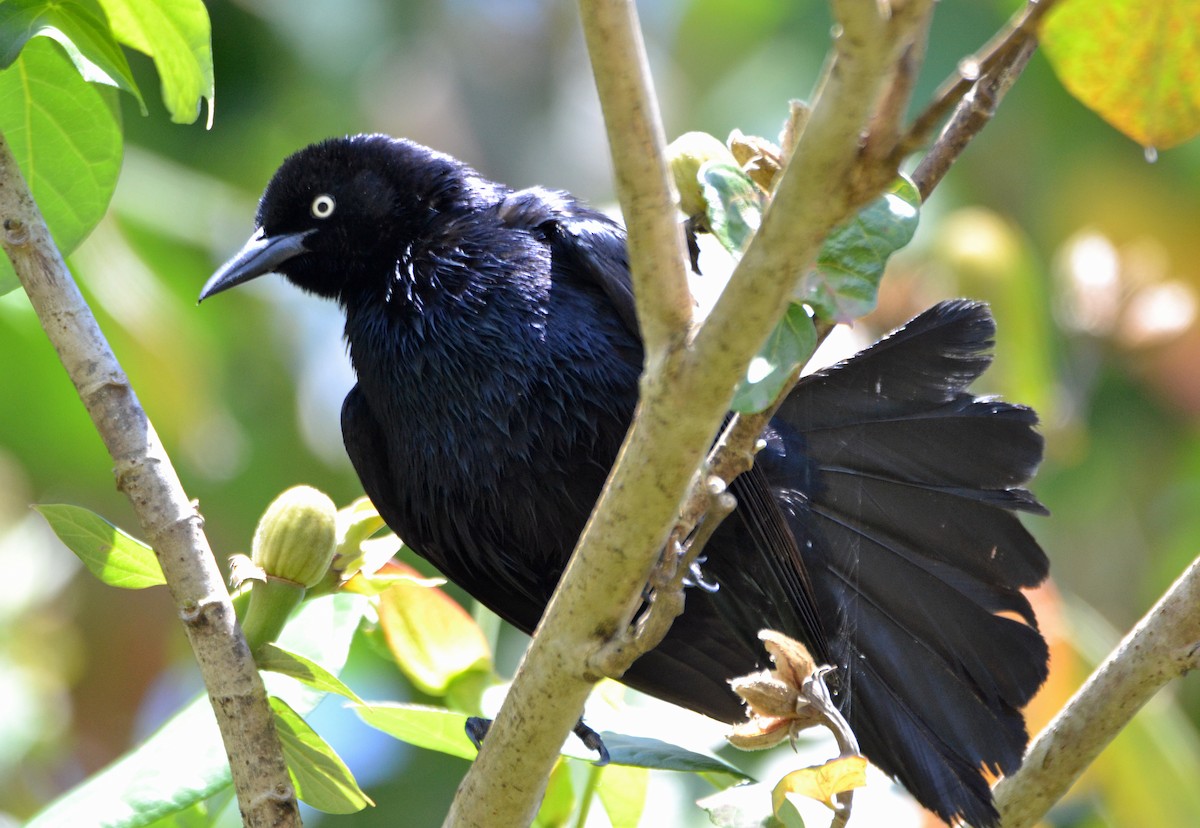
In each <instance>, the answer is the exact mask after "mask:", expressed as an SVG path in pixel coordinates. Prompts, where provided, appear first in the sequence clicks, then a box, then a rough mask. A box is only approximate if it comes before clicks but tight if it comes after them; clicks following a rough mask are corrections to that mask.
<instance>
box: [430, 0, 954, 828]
mask: <svg viewBox="0 0 1200 828" xmlns="http://www.w3.org/2000/svg"><path fill="white" fill-rule="evenodd" d="M930 3H931V0H916V1H915V2H909V3H905V4H903V8H899V7H900V6H901V4H899V3H896V4H895V7H894V8H893V11H894V13H893V14H892V15H891V16H890V17H884V16H883V15H882V13H881V11H880V5H879V4H876V3H863V2H858V0H853V1H852V0H840V2H838V3H836V4H835V6H836V8H835V12H836V14H837V15H838V16H839V21H840V23H841V27H842V35H841V36H840V37H839V38H838V41H837V44H836V53H835V57H834V59H833V61H832V62H831V64H830V71H829V73H828V74H827V76H826V78H825V81H824V83H823V87H822V90H821V93H820V94H819V95H818V96H817V97H816V100H815V103H814V107H813V113H812V116H811V118H810V120H809V123H808V125H807V126H806V128H805V130H804V134H803V135H802V136H801V138H800V140H799V143H798V147H797V150H796V153H795V155H794V160H793V162H792V165H791V166H790V167H789V169H788V170H787V171H786V172H785V174H784V180H783V181H782V182H781V185H780V189H779V192H778V194H777V196H776V201H775V203H774V204H773V205H772V207H771V208H770V210H769V211H768V213H767V215H766V217H765V218H764V222H763V226H762V228H760V230H759V233H758V236H757V237H756V238H755V240H754V242H753V243H752V244H751V246H750V249H749V250H748V251H747V254H746V256H745V257H744V258H743V260H742V262H741V265H740V266H739V267H738V270H737V272H736V273H735V274H734V276H733V278H732V279H731V281H730V285H729V287H727V288H726V291H725V295H724V296H723V297H722V299H721V300H720V301H719V302H718V304H717V307H716V308H715V309H714V311H713V314H712V315H710V317H709V319H708V321H707V322H706V323H705V324H704V326H703V327H702V328H701V329H700V331H699V332H698V333H697V334H696V335H695V338H694V341H693V342H692V343H690V344H689V343H688V342H687V339H686V330H680V329H678V328H676V329H672V330H670V331H667V330H663V331H661V332H659V333H658V334H655V336H661V339H662V342H663V343H666V346H667V347H666V348H665V349H664V350H663V351H662V352H661V357H657V356H656V355H655V354H648V356H647V364H646V369H645V374H644V375H643V379H642V396H641V401H640V403H639V407H638V412H637V415H636V417H635V419H634V423H633V425H632V427H631V429H630V432H629V434H628V435H627V437H626V440H625V444H624V446H623V447H622V450H621V454H620V456H619V458H618V460H617V463H616V465H615V466H614V468H613V470H612V473H611V474H610V477H609V481H608V484H607V485H606V487H605V490H604V493H603V494H602V495H601V498H600V502H599V503H598V504H597V507H596V510H595V511H594V512H593V514H592V517H591V519H590V520H589V521H588V524H587V526H586V528H585V529H584V531H583V534H582V536H581V538H580V541H579V545H578V546H577V548H576V552H575V554H574V555H573V556H572V558H571V561H570V564H569V565H568V568H567V570H566V572H565V573H564V575H563V577H562V579H561V581H560V582H559V585H558V589H557V590H556V591H555V594H554V597H553V599H552V600H551V602H550V604H549V606H548V607H547V609H546V611H545V613H544V615H543V617H542V621H541V623H540V624H539V626H538V630H537V631H536V632H535V634H534V638H533V642H532V644H531V645H530V647H529V650H528V651H527V652H526V654H525V658H524V660H523V661H522V664H521V667H520V668H519V670H518V672H517V675H516V677H515V679H514V681H513V684H512V688H511V689H510V691H509V694H508V697H507V699H506V700H505V703H504V706H503V708H502V709H501V711H500V713H499V715H498V716H497V718H496V720H495V722H494V723H493V725H492V727H491V730H490V731H489V732H488V736H487V739H486V740H485V741H484V743H483V747H482V749H481V750H480V752H479V757H478V758H477V759H476V761H475V763H474V764H473V765H472V767H471V769H470V770H469V771H468V773H467V775H466V777H465V778H464V779H463V782H462V784H461V785H460V786H459V790H458V795H457V796H456V797H455V800H454V803H453V804H452V806H451V809H450V813H449V815H448V816H447V818H446V822H445V825H447V826H479V827H480V828H482V827H483V826H488V828H506V826H523V825H528V824H529V822H530V821H531V820H532V819H533V817H534V815H535V813H536V809H537V806H538V803H539V801H540V799H541V795H542V792H543V791H544V787H545V780H546V778H547V776H548V774H549V772H550V769H551V767H552V766H553V763H554V761H555V758H556V757H557V755H558V752H559V749H560V747H561V745H562V742H563V740H564V738H565V736H566V734H567V732H568V731H569V730H570V729H571V727H572V726H573V725H574V723H575V721H576V720H577V719H578V717H579V715H580V713H581V712H582V709H583V703H584V701H585V700H586V698H587V695H588V692H589V691H590V689H591V686H592V684H593V683H594V682H595V681H596V680H597V679H599V678H600V677H601V675H602V672H603V670H602V669H598V662H602V663H603V667H604V669H607V668H608V667H609V666H610V665H609V663H608V661H607V659H606V658H605V657H604V656H605V655H607V649H606V648H607V647H608V644H609V642H610V641H612V640H613V639H614V638H616V637H618V636H622V635H625V634H626V630H627V629H628V627H629V626H630V624H631V622H632V620H633V617H634V615H635V613H636V612H637V610H638V608H639V607H640V605H641V602H642V590H643V588H644V587H645V585H646V582H647V578H648V576H649V574H650V572H651V570H652V568H653V567H654V565H655V562H656V560H657V559H658V557H659V554H660V551H661V550H662V549H663V548H664V545H665V544H666V542H667V539H668V537H669V535H670V533H671V530H672V527H673V526H674V525H675V521H676V516H677V515H678V513H679V509H680V505H681V501H682V500H683V497H684V495H685V494H686V492H687V491H688V487H689V485H691V484H693V482H695V481H697V480H698V479H699V477H700V475H699V472H700V469H701V467H702V464H703V461H704V458H705V456H706V454H707V452H708V449H709V447H710V445H711V442H712V439H713V436H714V435H715V434H716V431H717V429H718V428H719V427H720V424H721V422H722V420H723V418H724V417H725V414H726V412H727V410H728V406H729V401H730V399H731V397H732V394H733V389H734V386H735V384H736V383H737V381H738V379H739V378H740V376H741V374H742V372H743V371H744V370H745V366H746V364H747V363H748V362H749V360H750V359H751V357H753V355H754V353H755V352H756V351H757V349H758V348H759V347H760V346H761V345H762V342H763V340H764V339H765V337H766V336H767V334H768V333H769V332H770V330H771V328H772V327H773V325H774V324H775V322H776V321H777V320H778V318H779V317H780V316H781V315H782V313H783V311H784V309H785V307H786V304H787V301H788V297H789V295H790V293H791V289H792V286H793V284H794V283H795V280H796V278H797V277H798V276H799V274H801V273H802V272H803V268H804V267H805V266H806V265H807V264H808V263H809V262H810V261H812V260H813V258H814V257H815V255H816V252H817V250H818V248H819V246H820V244H821V242H822V240H823V239H824V236H825V234H826V233H827V232H828V230H829V229H830V228H832V227H833V226H834V225H836V224H837V223H839V222H840V221H842V220H844V219H845V218H847V217H848V216H849V215H850V213H851V211H852V210H853V209H855V208H856V207H857V206H858V205H859V204H861V203H863V202H864V201H866V200H869V199H870V198H872V197H874V196H875V195H877V194H878V192H879V189H881V188H882V186H883V185H884V184H886V183H887V182H890V181H891V180H892V178H893V177H894V175H895V170H894V169H893V170H891V174H890V175H888V176H882V175H875V176H873V177H872V180H879V181H882V183H881V184H879V186H878V188H876V189H874V190H871V189H870V188H868V187H863V186H856V183H857V182H858V180H859V179H857V178H855V177H854V176H853V174H854V173H855V170H856V162H857V160H858V156H859V139H860V135H861V133H862V132H863V131H864V130H865V129H866V126H867V121H868V117H869V116H870V114H871V112H872V111H873V108H874V105H875V102H876V101H877V100H878V98H879V93H880V87H881V84H882V83H883V82H884V80H885V79H887V78H889V77H891V73H892V69H893V65H894V63H895V61H896V60H897V59H898V58H899V56H900V54H901V53H902V52H903V50H904V49H905V48H907V47H908V46H909V45H911V43H912V41H913V31H914V27H915V25H917V24H918V23H919V22H920V21H924V20H925V19H926V18H927V16H928V12H929V8H930ZM581 8H582V17H583V19H584V21H585V26H587V27H594V26H598V25H599V21H603V22H604V24H605V25H604V27H603V33H602V34H597V33H594V32H593V33H589V35H588V43H589V48H591V49H594V50H600V51H602V52H603V51H608V50H612V51H613V52H614V54H616V55H624V56H625V58H622V59H620V60H617V61H615V62H617V63H620V62H621V60H626V59H628V57H629V56H631V55H635V56H638V57H639V58H640V50H639V49H638V48H636V47H635V46H634V45H633V44H636V43H637V42H638V35H637V31H636V18H635V17H634V15H633V10H632V3H630V2H626V0H581ZM593 63H594V64H595V65H596V66H597V67H598V71H599V67H610V66H612V65H613V63H614V60H613V58H612V57H611V56H606V55H594V56H593ZM603 71H609V70H608V69H604V70H603ZM621 71H622V72H630V71H637V72H639V73H641V75H642V78H641V80H640V81H638V82H636V83H628V84H608V83H605V82H600V81H598V84H597V87H598V89H599V92H600V94H601V95H602V96H606V97H607V96H611V97H612V99H611V100H605V101H604V110H605V112H606V113H623V115H621V117H624V115H628V113H630V112H632V111H637V112H640V113H641V115H640V116H638V117H649V118H651V120H652V121H653V122H654V123H655V124H656V123H657V115H656V114H655V113H653V112H652V111H647V110H646V109H645V106H646V105H647V101H648V100H652V99H647V98H642V97H640V98H638V100H637V101H636V102H631V101H630V100H628V99H624V98H622V97H620V96H623V95H626V94H635V95H637V94H639V93H638V92H637V91H636V90H645V89H649V88H650V81H649V76H648V72H647V69H646V66H645V63H644V60H641V59H640V60H639V61H638V63H637V64H636V65H635V66H629V65H625V66H622V67H621ZM631 90H632V91H631ZM657 133H658V130H657V129H656V128H655V127H647V126H646V125H645V124H642V125H641V126H640V127H638V128H636V129H632V130H631V132H630V133H629V134H632V135H634V136H635V137H634V139H633V140H634V141H635V142H636V141H639V140H644V136H645V135H647V134H657ZM613 134H614V137H617V138H618V140H622V141H624V140H627V134H626V133H625V132H624V131H623V130H621V129H615V130H614V131H613ZM622 136H624V137H622ZM638 136H641V137H640V138H639V137H638ZM630 151H631V149H630V148H628V147H624V148H623V147H617V146H614V148H613V152H614V157H615V158H617V159H622V158H626V159H627V161H620V160H618V161H617V162H616V163H617V164H618V166H623V165H624V164H625V163H627V162H628V163H630V164H631V166H632V164H633V162H632V161H628V153H629V152H630ZM636 151H637V148H636V146H635V147H634V148H632V152H634V153H635V154H636ZM654 163H655V164H658V165H659V168H658V169H657V170H654V171H653V173H652V174H649V175H646V176H644V177H639V178H624V179H623V180H622V181H621V185H622V188H623V191H624V190H625V189H626V188H627V192H626V195H625V196H624V197H623V198H622V202H623V204H624V203H630V204H640V205H646V204H661V196H662V192H663V188H662V185H663V182H664V181H665V180H666V173H665V171H664V170H663V169H662V167H661V162H660V161H659V159H658V157H657V155H656V156H655V157H654ZM793 167H794V169H793ZM638 188H641V189H640V190H639V189H638ZM634 192H641V193H642V195H640V196H638V195H633V194H632V193H634ZM647 193H648V194H649V195H647ZM655 193H657V195H655ZM643 198H644V199H645V200H642V199H643ZM670 214H671V213H670V212H669V211H667V213H666V215H670ZM626 218H627V219H628V223H629V225H630V233H631V237H632V236H633V235H634V234H639V233H641V232H642V231H641V230H639V229H637V227H638V222H639V221H640V220H642V219H643V218H644V219H645V220H648V221H651V222H654V221H659V220H661V218H662V215H650V216H642V215H641V214H639V215H636V216H629V215H627V216H626ZM639 237H640V238H647V237H646V236H639ZM654 238H655V239H656V240H657V242H656V243H659V244H662V245H663V247H662V248H661V249H659V250H658V251H657V252H656V253H655V254H654V255H653V256H650V255H646V256H645V257H644V258H643V257H642V256H638V257H636V258H633V259H632V262H631V263H632V266H633V268H634V279H635V284H636V285H637V286H638V300H639V314H641V315H642V318H643V320H646V319H654V318H657V319H670V318H674V323H673V324H679V323H680V322H681V321H683V322H686V319H681V318H680V317H679V316H678V315H677V314H675V315H672V314H666V315H665V316H660V315H659V314H660V310H659V309H656V308H654V307H647V306H646V305H645V304H643V303H646V302H656V301H659V300H658V297H657V291H656V290H655V289H654V288H653V287H650V286H649V283H650V282H652V281H653V280H654V279H655V278H657V277H658V276H659V274H658V273H656V272H654V271H644V270H639V269H640V268H644V267H646V266H648V263H649V262H653V261H659V262H665V261H669V260H671V259H672V258H674V259H676V260H677V261H678V266H679V267H681V268H682V266H683V264H682V263H683V261H684V259H683V256H682V255H681V247H680V244H679V236H678V231H675V232H673V233H672V234H670V235H669V237H668V234H665V233H661V234H657V235H655V237H654ZM667 293H668V295H667V299H666V301H668V302H673V301H675V296H676V294H675V291H674V289H671V290H669V291H668V292H667ZM688 301H689V302H690V299H689V300H688ZM645 324H646V323H645V321H643V325H644V326H645ZM646 334H647V336H650V333H649V331H646ZM543 633H544V634H543ZM630 655H631V658H630V660H632V657H633V656H636V652H633V653H631V654H630Z"/></svg>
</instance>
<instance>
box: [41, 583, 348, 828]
mask: <svg viewBox="0 0 1200 828" xmlns="http://www.w3.org/2000/svg"><path fill="white" fill-rule="evenodd" d="M368 606H369V602H368V601H367V600H366V599H365V598H363V597H362V596H358V595H331V596H327V597H323V598H317V599H314V600H312V601H308V602H306V603H305V604H304V605H303V606H302V607H300V609H299V610H298V611H297V612H296V615H295V617H294V618H293V619H292V621H291V622H290V623H289V624H288V626H287V628H286V629H285V630H284V633H283V636H281V638H280V641H281V642H282V643H283V644H285V645H286V646H287V647H288V648H289V649H291V650H295V651H299V652H303V653H304V654H305V655H306V656H307V657H308V658H311V659H312V660H314V661H317V662H319V663H320V664H321V666H322V667H324V668H325V669H326V670H328V671H330V672H337V671H338V670H340V669H341V667H342V665H344V664H345V662H346V657H347V655H348V654H349V651H350V642H351V640H352V639H353V637H354V632H355V630H357V629H358V625H359V623H360V622H361V621H362V615H363V613H364V612H365V611H366V610H367V608H368ZM265 678H266V684H267V690H268V692H270V693H272V694H273V695H279V696H281V697H284V698H285V699H286V700H287V701H288V703H289V704H290V706H291V707H292V709H293V710H295V711H297V712H298V713H300V714H307V713H308V712H309V711H311V710H312V709H313V708H314V707H316V705H317V703H318V702H320V700H321V699H322V698H324V697H325V695H326V694H325V693H323V692H315V691H312V690H309V689H308V688H307V687H305V686H304V685H302V684H300V683H298V682H297V681H295V680H294V679H291V678H287V677H285V676H279V675H268V676H266V677H265ZM229 785H230V775H229V760H228V759H227V758H226V756H225V747H224V746H223V745H222V743H221V734H220V731H219V730H218V729H217V722H216V719H215V717H214V716H213V712H212V704H211V703H210V702H209V700H208V697H207V696H201V697H200V698H197V699H195V700H193V701H192V702H191V703H190V704H188V705H187V707H185V708H184V709H183V710H182V711H180V712H179V713H177V714H175V716H173V717H172V718H171V719H170V720H169V721H168V722H167V723H166V724H164V725H163V726H162V727H161V728H159V729H158V731H157V732H155V733H154V734H153V735H152V736H151V737H150V738H149V739H147V740H146V741H145V742H143V743H142V744H141V745H139V746H138V747H136V748H134V749H133V750H132V751H130V752H129V753H127V754H125V755H124V756H123V757H121V758H120V759H118V760H117V761H116V762H114V763H113V764H112V765H109V766H108V767H107V768H105V769H104V770H102V771H100V772H99V773H97V774H95V775H93V776H91V777H90V778H88V779H87V780H85V781H84V782H83V783H82V784H80V785H79V786H78V787H76V788H74V789H73V790H71V791H69V792H67V793H66V794H64V795H63V796H62V797H61V798H59V799H58V800H56V801H55V802H53V803H51V804H50V805H49V806H47V807H46V808H45V809H44V810H43V811H42V812H41V813H39V814H38V815H37V816H35V817H34V819H33V821H32V822H30V823H29V824H28V825H27V826H26V828H61V826H64V825H103V826H105V828H142V826H146V825H150V824H151V823H153V822H155V821H156V820H159V819H162V818H164V817H166V816H169V815H170V814H174V813H177V812H179V811H182V810H184V809H186V808H190V807H192V806H193V805H194V804H195V803H197V802H199V801H201V800H204V799H207V798H208V797H210V796H212V795H213V794H215V793H217V792H219V791H221V790H223V789H225V788H228V787H229Z"/></svg>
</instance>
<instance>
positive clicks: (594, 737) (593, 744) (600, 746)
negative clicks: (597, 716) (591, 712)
mask: <svg viewBox="0 0 1200 828" xmlns="http://www.w3.org/2000/svg"><path fill="white" fill-rule="evenodd" d="M571 732H572V733H574V734H575V735H576V736H578V737H579V741H581V742H583V745H584V747H586V748H587V749H588V750H594V751H596V753H597V754H598V755H599V758H597V759H596V761H595V762H593V763H592V764H593V765H595V766H596V767H598V768H602V767H604V766H605V765H607V764H608V763H609V761H611V759H612V757H611V756H609V755H608V748H607V747H606V746H605V744H604V740H603V739H602V738H600V734H599V733H597V732H596V731H594V730H592V729H591V728H590V727H588V726H587V725H585V724H584V723H583V718H582V717H581V718H580V719H579V721H577V722H576V723H575V727H573V728H571Z"/></svg>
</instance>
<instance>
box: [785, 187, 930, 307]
mask: <svg viewBox="0 0 1200 828" xmlns="http://www.w3.org/2000/svg"><path fill="white" fill-rule="evenodd" d="M920 203H921V197H920V194H919V193H918V192H917V188H916V187H915V186H914V185H913V183H912V182H911V181H909V180H908V179H907V178H901V179H900V180H899V181H897V182H896V183H895V184H894V185H892V189H891V191H890V192H888V193H886V194H885V195H883V196H882V197H880V198H878V199H876V200H875V201H873V202H871V203H870V204H868V205H867V206H866V207H864V208H863V209H862V210H861V211H860V212H859V213H858V215H857V216H855V217H854V218H853V219H851V220H850V221H848V222H846V223H845V224H843V225H840V226H839V227H836V228H835V229H834V230H833V232H832V233H830V234H829V238H827V239H826V240H825V244H824V246H822V248H821V252H820V254H819V255H818V256H817V266H816V268H815V269H813V270H811V271H809V272H808V273H806V274H805V275H804V277H803V278H802V279H801V280H800V283H799V284H798V285H797V286H796V292H795V294H794V296H793V298H794V300H795V301H797V302H803V303H805V304H807V305H808V306H809V307H811V308H812V309H813V310H814V311H815V312H816V314H817V316H819V317H821V318H822V319H827V320H829V321H830V322H850V321H853V320H855V319H857V318H858V317H860V316H864V315H865V314H867V313H869V312H870V311H871V310H873V309H874V308H875V300H876V295H877V293H878V290H879V280H880V279H881V278H882V277H883V269H884V266H885V265H886V264H887V260H888V257H889V256H891V255H892V253H894V252H896V251H897V250H899V249H900V248H902V247H904V246H905V245H906V244H908V243H909V242H910V241H911V240H912V237H913V234H914V233H915V232H916V231H917V220H918V217H919V214H918V207H919V206H920Z"/></svg>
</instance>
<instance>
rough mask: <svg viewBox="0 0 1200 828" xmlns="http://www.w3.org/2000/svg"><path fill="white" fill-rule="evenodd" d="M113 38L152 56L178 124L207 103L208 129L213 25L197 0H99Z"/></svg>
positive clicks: (165, 100) (193, 116) (191, 119)
mask: <svg viewBox="0 0 1200 828" xmlns="http://www.w3.org/2000/svg"><path fill="white" fill-rule="evenodd" d="M100 4H101V5H102V6H103V7H104V10H105V11H106V12H107V13H108V19H109V22H110V23H111V24H112V30H113V33H114V34H115V35H116V37H117V40H119V41H121V42H122V43H124V44H125V45H126V46H129V47H130V48H132V49H137V50H138V51H139V52H142V53H143V54H146V55H149V56H150V57H152V58H154V64H155V66H157V67H158V74H159V77H161V78H162V96H163V103H164V104H165V105H166V107H167V111H168V112H170V113H171V120H172V121H174V122H175V123H177V124H190V123H193V122H194V121H195V120H196V117H197V116H198V115H199V114H200V101H201V100H205V101H207V102H208V125H209V126H212V112H213V110H212V108H213V96H214V86H213V66H212V27H211V24H210V22H209V19H208V10H207V9H205V8H204V3H203V2H201V0H172V2H169V3H166V2H162V0H100Z"/></svg>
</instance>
